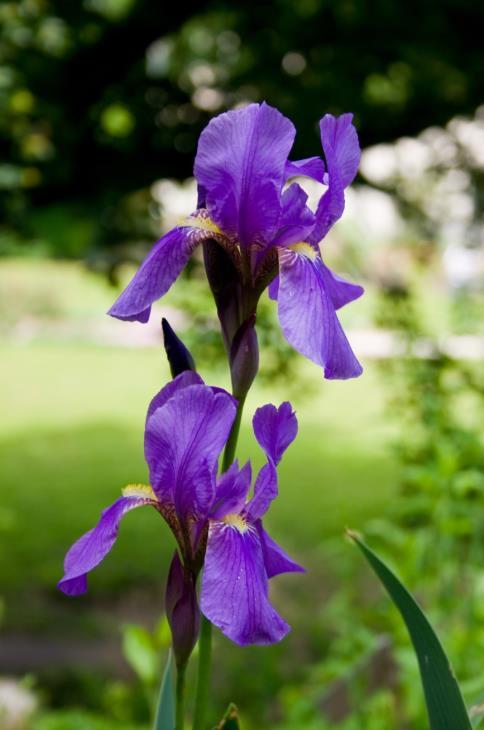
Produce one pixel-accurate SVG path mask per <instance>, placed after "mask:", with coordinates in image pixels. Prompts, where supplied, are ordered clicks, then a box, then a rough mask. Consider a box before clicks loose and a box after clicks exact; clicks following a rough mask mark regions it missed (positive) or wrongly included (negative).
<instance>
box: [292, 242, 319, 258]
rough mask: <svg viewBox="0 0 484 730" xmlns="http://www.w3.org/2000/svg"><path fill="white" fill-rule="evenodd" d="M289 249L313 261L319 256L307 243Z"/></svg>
mask: <svg viewBox="0 0 484 730" xmlns="http://www.w3.org/2000/svg"><path fill="white" fill-rule="evenodd" d="M288 248H290V249H291V250H292V251H295V252H296V253H300V254H302V255H303V256H306V257H307V258H308V259H311V261H314V260H315V259H316V258H317V255H318V254H317V252H316V251H315V249H314V248H313V247H312V246H310V245H309V243H306V242H305V241H300V242H299V243H293V244H292V245H291V246H288Z"/></svg>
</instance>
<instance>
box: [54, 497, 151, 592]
mask: <svg viewBox="0 0 484 730" xmlns="http://www.w3.org/2000/svg"><path fill="white" fill-rule="evenodd" d="M144 504H149V505H152V506H153V507H156V506H157V502H156V499H155V495H154V494H153V493H152V492H151V490H150V489H149V488H148V487H137V486H134V487H127V488H126V490H125V496H123V497H120V499H118V500H117V501H116V502H115V503H114V504H112V505H111V507H108V508H107V509H106V510H104V512H103V513H102V515H101V519H100V520H99V522H98V524H97V525H96V527H94V528H93V529H92V530H89V532H86V534H85V535H83V536H82V537H81V538H79V540H78V541H77V542H75V543H74V545H73V546H72V547H71V549H70V550H69V552H68V553H67V555H66V557H65V561H64V577H63V578H62V580H60V581H59V583H58V588H60V590H61V591H62V592H63V593H65V594H66V595H68V596H77V595H80V594H81V593H85V592H86V591H87V574H88V573H89V572H90V571H91V570H93V568H95V567H96V566H97V565H99V563H100V562H101V561H102V560H104V558H105V557H106V555H107V554H108V553H109V551H110V550H111V548H112V547H113V545H114V543H115V542H116V538H117V536H118V530H119V523H120V522H121V520H122V518H123V517H124V515H125V514H126V513H127V512H130V511H131V510H132V509H135V508H136V507H141V506H142V505H144Z"/></svg>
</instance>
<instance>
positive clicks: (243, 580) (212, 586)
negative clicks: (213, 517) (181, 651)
mask: <svg viewBox="0 0 484 730" xmlns="http://www.w3.org/2000/svg"><path fill="white" fill-rule="evenodd" d="M268 591H269V587H268V579H267V574H266V570H265V566H264V557H263V552H262V546H261V543H260V539H259V535H258V533H257V530H256V529H255V528H253V527H251V526H248V525H246V526H245V527H244V526H242V527H236V526H234V525H231V524H225V523H224V522H212V524H211V525H210V530H209V535H208V543H207V552H206V556H205V567H204V571H203V578H202V590H201V609H202V612H203V613H204V614H205V616H206V617H207V618H208V619H209V620H210V621H211V622H212V623H214V624H215V625H216V626H218V628H219V629H220V630H221V631H222V633H223V634H225V636H227V637H228V638H229V639H231V640H232V641H235V643H236V644H240V645H241V646H246V645H247V644H273V643H275V642H277V641H280V640H281V639H283V638H284V636H286V634H287V633H288V631H289V629H290V627H289V626H288V624H287V623H286V622H285V621H284V620H283V619H282V618H281V616H279V614H278V613H277V612H276V611H275V609H274V608H273V606H272V605H271V603H270V602H269V597H268Z"/></svg>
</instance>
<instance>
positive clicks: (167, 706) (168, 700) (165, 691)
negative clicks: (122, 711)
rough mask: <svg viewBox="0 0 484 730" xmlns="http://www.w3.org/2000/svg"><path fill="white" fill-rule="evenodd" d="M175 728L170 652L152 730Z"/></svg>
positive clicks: (170, 729)
mask: <svg viewBox="0 0 484 730" xmlns="http://www.w3.org/2000/svg"><path fill="white" fill-rule="evenodd" d="M174 727H175V696H174V686H173V660H172V655H171V650H170V651H169V652H168V660H167V662H166V667H165V671H164V674H163V679H162V682H161V689H160V699H159V701H158V709H157V711H156V719H155V729H154V730H173V728H174Z"/></svg>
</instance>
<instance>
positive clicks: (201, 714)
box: [177, 614, 212, 730]
mask: <svg viewBox="0 0 484 730" xmlns="http://www.w3.org/2000/svg"><path fill="white" fill-rule="evenodd" d="M211 670H212V624H211V623H210V621H209V620H208V618H205V616H204V615H203V614H202V617H201V621H200V638H199V640H198V677H197V695H196V699H195V715H194V718H193V730H205V717H206V714H207V704H208V693H209V690H210V674H211ZM177 730H178V729H177Z"/></svg>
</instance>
